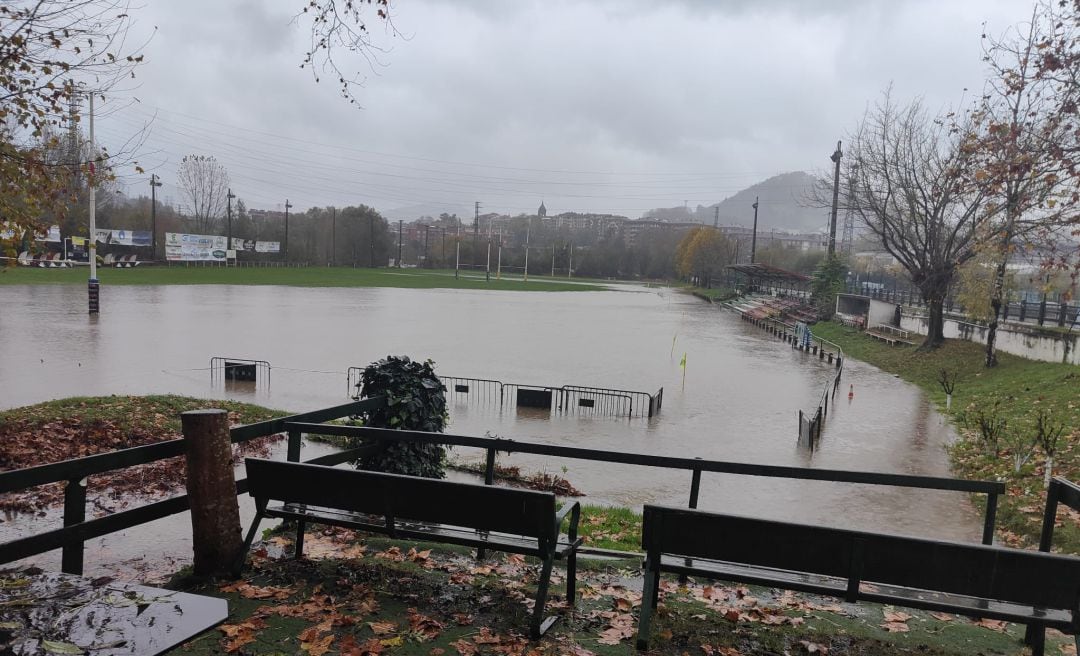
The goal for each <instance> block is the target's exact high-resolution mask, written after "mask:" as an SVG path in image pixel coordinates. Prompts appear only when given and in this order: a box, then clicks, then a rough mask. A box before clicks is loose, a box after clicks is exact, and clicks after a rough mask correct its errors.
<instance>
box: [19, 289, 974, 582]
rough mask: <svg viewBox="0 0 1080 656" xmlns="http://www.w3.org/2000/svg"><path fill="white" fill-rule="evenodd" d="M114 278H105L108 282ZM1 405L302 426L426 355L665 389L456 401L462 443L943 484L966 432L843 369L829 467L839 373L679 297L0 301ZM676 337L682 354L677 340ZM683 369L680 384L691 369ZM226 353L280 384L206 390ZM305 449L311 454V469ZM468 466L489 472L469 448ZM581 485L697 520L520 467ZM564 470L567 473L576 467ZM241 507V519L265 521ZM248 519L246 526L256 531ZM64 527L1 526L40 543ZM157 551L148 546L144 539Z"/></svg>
mask: <svg viewBox="0 0 1080 656" xmlns="http://www.w3.org/2000/svg"><path fill="white" fill-rule="evenodd" d="M106 282H107V281H106ZM0 307H3V308H20V309H19V310H18V311H10V310H5V311H4V312H3V313H2V314H0V363H3V366H2V367H0V390H2V391H3V395H2V398H0V404H3V406H4V407H14V406H19V405H24V404H29V403H35V402H39V401H43V400H47V399H53V398H62V397H66V396H72V395H76V394H78V395H98V394H111V393H116V394H128V393H132V394H146V393H174V394H188V395H193V396H203V397H215V398H234V399H237V400H242V401H250V402H254V403H260V404H263V405H268V406H272V407H278V408H282V409H287V410H293V411H304V410H310V409H315V408H320V407H326V406H329V405H335V404H338V403H341V402H343V401H345V400H346V394H347V391H348V390H347V385H346V382H347V381H346V374H345V372H346V369H347V368H348V367H349V366H363V365H365V364H367V363H369V362H371V361H373V360H376V359H379V358H381V357H385V356H386V355H387V354H408V355H410V356H412V357H417V358H431V359H433V360H434V361H435V362H436V365H437V370H438V371H439V372H440V373H442V374H444V375H456V376H468V377H477V378H493V379H497V380H502V381H504V382H508V383H510V382H513V383H528V384H541V385H554V386H560V385H565V384H574V385H588V386H598V387H613V388H622V389H637V390H641V391H648V392H655V391H656V390H657V389H658V388H659V387H661V386H663V387H664V407H663V411H662V412H661V413H660V415H659V416H658V417H654V418H652V419H626V418H611V417H599V416H569V417H555V418H553V417H550V416H549V415H548V414H547V413H543V412H541V413H537V412H524V411H523V412H517V411H507V412H503V413H498V412H494V411H491V410H488V409H482V408H478V407H470V406H467V405H460V404H455V405H453V406H452V408H451V425H450V427H449V428H448V432H454V433H459V434H466V435H484V434H485V433H493V434H498V435H500V436H503V437H510V438H514V439H518V440H529V441H538V442H546V443H552V444H566V445H576V446H587V447H591V448H599V449H612V450H621V451H629V452H641V453H654V454H664V455H675V456H691V457H692V456H697V457H702V458H708V459H718V460H732V461H739V462H754V463H765V464H776V465H792V466H806V467H819V468H831V469H853V470H867V471H882V472H895V473H908V474H922V475H931V476H948V475H949V471H948V465H947V457H946V455H945V452H944V448H943V447H944V445H945V444H946V443H947V442H948V441H949V440H950V439H952V438H953V436H954V434H953V432H952V430H951V428H950V426H949V425H948V424H947V422H946V421H945V419H944V418H943V417H942V416H941V415H939V414H938V413H937V412H936V411H935V410H934V409H933V408H931V407H930V405H929V403H928V402H927V400H926V398H925V396H924V395H923V394H922V393H921V391H919V390H918V389H917V388H915V387H914V386H911V385H908V384H906V383H904V382H903V381H900V380H899V379H897V378H895V377H894V376H892V375H890V374H886V373H884V372H881V371H880V370H877V369H875V368H873V367H870V366H868V365H864V364H862V363H858V362H849V363H848V364H847V365H846V366H845V372H844V381H843V382H844V390H846V389H847V385H848V384H854V386H855V397H854V399H853V400H852V401H851V402H850V403H849V402H848V399H847V398H846V393H845V394H840V395H838V396H837V401H838V402H837V404H836V405H835V407H833V408H832V411H831V413H830V417H829V419H828V421H827V424H826V427H825V433H824V436H823V441H822V444H821V446H820V448H819V449H818V451H816V452H815V453H814V454H812V455H811V454H809V453H807V452H806V451H805V450H802V449H800V448H798V447H797V445H796V437H797V415H798V409H799V408H802V409H804V410H809V409H810V408H811V407H814V406H815V404H816V403H817V401H818V399H819V397H820V395H821V390H822V388H823V386H824V385H825V384H826V383H827V382H828V381H829V380H830V378H831V376H832V374H833V371H834V370H833V369H832V368H831V367H830V366H829V365H827V364H825V363H823V362H820V361H818V360H817V359H816V358H812V356H810V355H808V354H804V353H801V352H796V351H792V350H791V349H790V347H788V346H787V345H785V344H783V343H781V342H779V341H778V340H775V339H774V338H770V337H769V336H768V335H767V334H765V333H764V332H762V331H760V330H759V329H757V328H754V327H752V326H750V325H749V324H746V323H744V322H742V321H740V320H739V319H738V317H737V316H736V315H735V314H733V313H731V312H727V311H722V310H720V309H718V307H717V306H713V305H709V304H706V303H702V302H700V301H698V300H697V299H694V298H691V297H688V296H684V295H681V294H676V293H674V292H671V291H659V292H658V291H657V290H646V289H642V288H630V290H622V291H608V292H575V293H512V292H473V291H462V290H411V289H333V288H332V289H307V288H292V287H231V286H171V287H153V286H147V287H108V286H107V285H106V287H105V289H104V290H103V300H102V308H103V310H102V314H101V315H98V316H96V317H88V316H87V315H86V314H85V289H83V288H82V287H81V286H57V287H45V286H40V287H33V286H27V287H0ZM673 341H674V344H673ZM683 353H686V355H687V368H686V373H685V383H684V382H683V373H682V370H681V369H680V367H679V361H680V359H681V358H682V355H683ZM212 356H228V357H236V358H249V359H259V360H268V361H269V362H270V363H271V364H272V366H273V369H272V370H271V373H270V382H269V385H268V386H267V385H261V386H257V387H254V388H253V387H252V386H251V385H242V386H241V385H231V386H229V387H225V386H222V385H217V386H211V383H210V372H209V371H208V370H207V369H206V368H207V367H208V364H209V359H210V358H211V357H212ZM307 453H308V452H307V451H305V455H307ZM454 455H455V457H461V458H468V457H470V456H475V457H479V454H470V452H469V450H466V449H455V450H454ZM502 462H504V463H507V464H519V465H521V466H523V467H524V468H525V469H528V470H546V471H548V472H551V473H556V474H560V475H564V476H566V477H567V478H568V479H570V481H571V482H573V484H574V485H575V486H577V487H578V488H580V489H582V490H584V491H585V492H586V493H588V495H589V497H588V500H590V501H597V502H607V503H620V504H626V505H631V506H639V505H640V504H642V503H645V502H661V503H676V504H684V503H686V500H687V498H688V495H689V480H690V474H689V472H671V471H664V470H653V469H648V468H642V467H631V466H622V465H609V464H601V463H587V462H582V461H561V460H559V459H552V458H543V459H541V458H536V457H529V456H512V457H509V458H504V459H503V460H502ZM563 467H565V468H566V469H565V472H564V471H563ZM243 505H244V513H245V517H249V516H250V513H251V510H250V508H248V507H247V504H246V500H245V503H244V504H243ZM700 507H701V508H704V509H713V510H718V511H731V512H738V513H745V514H751V515H759V516H765V517H774V518H777V519H792V520H798V521H805V522H813V523H822V524H828V525H837V526H847V527H851V528H861V529H867V530H879V531H892V532H901V533H904V532H907V533H913V534H917V535H924V536H931V537H940V538H951V539H968V540H975V539H978V537H979V535H980V531H981V529H980V524H979V520H978V517H977V516H976V514H975V512H974V510H973V508H972V506H971V504H970V503H969V502H968V500H967V499H966V497H965V496H964V495H963V494H958V493H944V492H942V493H938V492H927V491H921V490H908V489H905V488H878V487H872V486H862V485H844V484H833V483H822V482H808V481H790V480H783V479H769V478H759V477H747V476H732V475H710V474H706V475H705V476H704V478H703V481H702V489H701V503H700ZM245 521H248V520H245ZM188 522H189V520H188V518H187V515H179V516H176V517H174V518H168V519H164V520H159V521H158V522H154V523H153V524H150V525H147V526H144V527H139V528H136V529H132V530H130V531H128V532H125V533H122V534H114V535H112V536H107V537H105V538H103V539H102V540H100V541H98V542H97V543H96V544H95V545H94V546H93V547H91V548H88V550H87V554H88V559H87V562H88V570H90V569H92V568H93V567H97V566H98V563H105V562H108V561H109V560H111V561H112V562H117V561H128V560H130V559H132V558H135V557H138V556H142V555H144V554H145V555H151V556H154V557H157V558H161V559H162V560H163V562H165V563H166V565H165V567H166V568H167V569H172V568H173V564H174V563H180V562H185V559H187V558H189V557H190V548H189V543H190V527H189V524H188ZM45 524H49V526H50V527H51V526H55V525H57V524H58V520H57V519H56V518H55V517H49V518H44V519H41V520H37V519H35V520H31V521H23V520H19V521H18V522H16V523H15V525H12V524H11V522H5V524H3V525H0V536H4V535H10V531H16V532H17V531H21V530H43V529H44V528H46V526H45ZM143 535H146V536H149V537H146V538H143V537H140V536H143Z"/></svg>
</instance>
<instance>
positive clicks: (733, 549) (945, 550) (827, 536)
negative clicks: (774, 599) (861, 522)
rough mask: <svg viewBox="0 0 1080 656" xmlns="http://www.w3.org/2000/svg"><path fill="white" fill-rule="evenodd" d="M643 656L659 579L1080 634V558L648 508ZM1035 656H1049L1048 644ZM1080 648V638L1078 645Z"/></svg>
mask: <svg viewBox="0 0 1080 656" xmlns="http://www.w3.org/2000/svg"><path fill="white" fill-rule="evenodd" d="M641 541H642V547H643V548H644V550H645V552H646V560H645V588H644V592H643V594H642V603H641V618H640V620H639V625H638V638H637V646H638V649H647V648H648V643H649V622H650V619H651V616H652V612H653V609H654V608H655V606H656V603H657V599H658V594H659V587H660V574H661V573H662V572H671V573H674V574H680V575H689V576H703V577H708V578H712V579H720V580H726V581H737V582H741V583H749V584H757V585H765V586H769V587H776V588H783V589H787V590H797V591H801V592H809V593H813V594H820V595H828V596H833V597H840V598H843V599H844V600H845V601H849V602H856V601H871V602H875V603H881V604H894V605H897V606H905V607H909V608H919V609H924V610H932V611H945V612H950V613H956V614H959V615H966V616H970V617H981V618H992V619H998V620H1004V621H1008V622H1018V623H1021V624H1029V625H1032V624H1033V625H1038V626H1040V627H1052V628H1055V629H1059V630H1061V631H1064V632H1066V633H1071V634H1072V635H1073V636H1076V634H1077V630H1078V628H1080V624H1078V622H1080V559H1078V558H1072V557H1069V556H1060V555H1056V554H1047V553H1040V552H1036V551H1023V550H1019V549H1006V548H1002V547H995V546H991V545H982V544H966V543H959V542H943V541H939V540H928V539H922V538H913V537H906V536H898V535H882V534H877V533H867V532H860V531H850V530H844V529H834V528H824V527H820V526H809V525H804V524H793V523H787V522H779V521H770V520H763V519H754V518H749V517H739V516H734V515H723V514H716V513H709V512H703V511H699V510H689V509H686V508H669V507H664V506H653V505H646V506H645V510H644V516H643V525H642V536H641ZM1037 642H1038V644H1032V654H1033V655H1034V656H1041V655H1042V654H1043V644H1042V640H1041V632H1039V639H1038V640H1037ZM1077 643H1078V644H1080V639H1078V640H1077Z"/></svg>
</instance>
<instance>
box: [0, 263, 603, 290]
mask: <svg viewBox="0 0 1080 656" xmlns="http://www.w3.org/2000/svg"><path fill="white" fill-rule="evenodd" d="M88 275H89V271H88V269H85V268H81V267H80V268H74V269H38V268H33V267H16V268H6V269H5V268H0V285H5V284H7V285H74V284H79V285H83V284H86V280H87V277H88ZM98 277H99V278H100V280H101V284H102V285H103V286H109V285H286V286H293V287H400V288H412V289H492V290H500V291H535V292H560V291H597V290H602V289H605V287H603V286H601V285H598V284H593V283H590V282H579V281H559V280H555V279H537V278H531V279H530V280H529V281H528V282H525V281H523V280H521V279H519V278H503V279H502V280H497V279H496V278H495V277H494V276H492V278H491V280H490V281H487V280H485V279H484V275H483V274H476V273H469V274H462V275H461V276H460V277H458V278H455V277H454V272H453V270H427V269H354V268H351V267H292V268H278V267H273V268H247V267H240V268H226V267H218V266H215V267H184V266H146V267H137V268H134V269H105V268H102V269H99V270H98Z"/></svg>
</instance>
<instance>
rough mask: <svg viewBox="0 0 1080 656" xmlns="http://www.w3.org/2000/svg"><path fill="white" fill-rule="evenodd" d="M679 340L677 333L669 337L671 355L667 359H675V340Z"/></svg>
mask: <svg viewBox="0 0 1080 656" xmlns="http://www.w3.org/2000/svg"><path fill="white" fill-rule="evenodd" d="M678 338H679V333H675V334H674V335H672V336H671V355H670V356H668V357H675V340H676V339H678Z"/></svg>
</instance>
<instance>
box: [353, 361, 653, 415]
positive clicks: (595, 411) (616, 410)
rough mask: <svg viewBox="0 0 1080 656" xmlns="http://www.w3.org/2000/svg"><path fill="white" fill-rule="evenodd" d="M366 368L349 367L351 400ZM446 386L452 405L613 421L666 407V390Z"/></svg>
mask: <svg viewBox="0 0 1080 656" xmlns="http://www.w3.org/2000/svg"><path fill="white" fill-rule="evenodd" d="M363 371H364V368H363V367H349V369H348V372H347V375H346V386H347V391H348V394H349V396H351V397H353V398H358V396H359V393H360V389H359V383H360V376H361V374H362V373H363ZM439 380H441V381H442V383H443V385H445V386H446V400H447V402H448V403H460V404H465V405H470V406H475V407H482V408H489V409H494V410H503V409H511V408H539V409H548V410H549V411H550V412H551V413H552V414H576V415H597V416H610V417H628V418H630V417H654V416H656V415H657V414H659V413H660V409H661V408H662V407H663V405H664V388H663V387H661V388H660V389H659V390H657V392H656V394H649V393H648V392H638V391H633V390H622V389H609V388H606V387H589V386H585V385H561V386H558V387H556V386H554V385H528V384H525V383H504V382H502V381H501V380H494V379H491V378H467V377H463V376H439Z"/></svg>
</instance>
